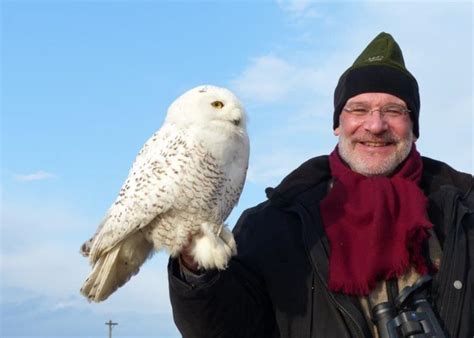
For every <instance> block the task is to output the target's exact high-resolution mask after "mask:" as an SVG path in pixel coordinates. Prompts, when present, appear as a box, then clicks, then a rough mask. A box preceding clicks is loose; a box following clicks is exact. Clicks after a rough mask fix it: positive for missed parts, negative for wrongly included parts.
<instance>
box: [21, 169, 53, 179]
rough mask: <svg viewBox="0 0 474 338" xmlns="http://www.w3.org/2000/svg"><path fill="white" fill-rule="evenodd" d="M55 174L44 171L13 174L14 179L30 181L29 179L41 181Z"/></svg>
mask: <svg viewBox="0 0 474 338" xmlns="http://www.w3.org/2000/svg"><path fill="white" fill-rule="evenodd" d="M54 177H56V175H54V174H52V173H48V172H46V171H42V170H40V171H37V172H35V173H33V174H26V175H24V174H16V175H14V178H15V180H17V181H20V182H31V181H42V180H47V179H50V178H54Z"/></svg>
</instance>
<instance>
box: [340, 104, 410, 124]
mask: <svg viewBox="0 0 474 338" xmlns="http://www.w3.org/2000/svg"><path fill="white" fill-rule="evenodd" d="M342 110H344V111H346V112H348V113H349V114H351V115H352V116H355V117H358V118H365V117H367V116H369V115H371V114H372V112H374V111H376V110H378V111H379V112H380V117H381V118H387V119H391V120H396V119H400V118H402V117H404V116H406V115H407V114H408V113H409V112H410V111H411V110H409V109H407V108H405V107H402V106H399V105H398V104H388V105H385V106H383V107H380V108H373V109H370V108H369V107H367V106H362V105H356V106H351V107H344V108H343V109H342Z"/></svg>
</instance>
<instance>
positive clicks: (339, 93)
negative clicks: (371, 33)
mask: <svg viewBox="0 0 474 338" xmlns="http://www.w3.org/2000/svg"><path fill="white" fill-rule="evenodd" d="M369 92H381V93H388V94H392V95H395V96H397V97H399V98H400V99H402V100H403V101H405V103H406V104H407V106H408V109H410V117H411V120H412V121H413V133H414V134H415V136H416V137H418V136H419V126H418V116H419V112H420V94H419V91H418V83H417V82H416V79H415V77H414V76H413V75H412V74H411V73H410V72H409V71H408V70H407V69H406V68H405V62H404V60H403V54H402V50H401V49H400V46H399V45H398V44H397V42H396V41H395V40H394V39H393V37H392V36H391V35H390V34H387V33H384V32H382V33H380V34H379V35H377V36H376V37H375V39H373V40H372V42H371V43H369V45H368V46H367V47H366V48H365V49H364V51H363V52H362V54H360V56H359V57H358V58H357V59H356V60H355V62H354V64H353V65H352V66H351V67H349V69H347V70H346V71H345V72H344V73H343V74H342V76H341V77H340V79H339V83H338V84H337V87H336V90H335V91H334V124H333V127H334V129H336V128H337V127H338V126H339V115H341V110H342V108H343V107H344V105H345V104H346V102H347V100H349V99H350V98H351V97H353V96H356V95H359V94H362V93H369Z"/></svg>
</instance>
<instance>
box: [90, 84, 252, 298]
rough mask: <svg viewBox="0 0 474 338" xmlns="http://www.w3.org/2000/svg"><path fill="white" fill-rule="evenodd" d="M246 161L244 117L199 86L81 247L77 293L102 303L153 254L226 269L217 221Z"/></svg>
mask: <svg viewBox="0 0 474 338" xmlns="http://www.w3.org/2000/svg"><path fill="white" fill-rule="evenodd" d="M248 159H249V140H248V135H247V130H246V116H245V111H244V108H243V106H242V104H241V103H240V102H239V100H238V99H237V97H236V96H235V95H234V94H233V93H232V92H230V91H229V90H227V89H225V88H219V87H214V86H209V85H206V86H199V87H196V88H194V89H191V90H189V91H188V92H186V93H184V94H183V95H181V96H180V97H179V98H178V99H177V100H176V101H174V102H173V103H172V104H171V106H170V107H169V109H168V113H167V115H166V119H165V122H164V124H163V126H162V127H161V129H159V130H158V131H157V132H156V133H155V134H153V136H152V137H151V138H150V139H149V140H148V141H147V142H146V143H145V145H144V146H143V147H142V149H141V150H140V152H139V153H138V155H137V157H136V159H135V162H134V163H133V165H132V168H131V170H130V172H129V174H128V177H127V179H126V181H125V183H124V184H123V186H122V188H121V190H120V192H119V195H118V197H117V199H116V200H115V202H114V203H113V204H112V206H111V207H110V208H109V210H108V211H107V213H106V216H105V218H104V220H103V221H102V222H101V224H100V225H99V227H98V229H97V232H96V233H95V235H94V236H93V237H92V238H91V239H90V240H89V241H87V242H85V243H84V244H83V245H82V247H81V252H82V254H83V255H84V256H88V257H89V260H90V263H91V265H92V271H91V273H90V274H89V276H88V278H87V279H86V281H85V282H84V285H83V286H82V288H81V293H82V294H83V295H84V296H86V297H87V298H88V299H89V300H91V301H96V302H99V301H102V300H105V299H106V298H107V297H108V296H109V295H110V294H112V293H113V292H114V291H115V290H116V289H117V288H118V287H120V286H122V285H123V284H125V283H126V282H127V281H128V280H129V279H130V277H131V276H133V275H135V274H136V273H138V270H139V268H140V266H141V265H142V264H143V263H144V261H145V260H146V259H147V258H148V257H150V256H151V255H152V254H153V253H154V252H155V250H156V251H158V250H160V249H166V250H167V251H168V252H169V253H170V255H171V256H172V257H176V256H178V255H179V253H180V251H181V250H182V248H183V246H187V245H190V247H191V251H190V252H191V253H192V255H193V256H194V259H195V261H196V262H197V263H198V265H199V266H200V267H202V268H217V269H225V268H226V266H227V263H228V261H229V259H230V257H231V256H232V255H235V253H236V244H235V241H234V237H233V235H232V233H231V232H230V231H229V230H228V229H227V227H226V225H225V224H224V223H223V222H224V221H225V219H226V218H227V216H228V215H229V214H230V212H231V210H232V208H233V207H234V206H235V205H236V204H237V201H238V199H239V197H240V193H241V191H242V188H243V185H244V181H245V175H246V172H247V167H248ZM190 241H191V242H190Z"/></svg>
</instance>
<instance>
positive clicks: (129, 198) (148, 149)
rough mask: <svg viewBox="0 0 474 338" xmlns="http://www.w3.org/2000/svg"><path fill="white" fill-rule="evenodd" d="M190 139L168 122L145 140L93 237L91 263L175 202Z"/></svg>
mask: <svg viewBox="0 0 474 338" xmlns="http://www.w3.org/2000/svg"><path fill="white" fill-rule="evenodd" d="M189 143H190V142H187V140H186V135H185V134H184V132H182V131H177V130H174V129H173V128H172V126H166V125H165V126H163V127H162V128H161V129H160V130H159V131H158V132H157V133H155V134H154V135H153V136H152V137H151V138H150V139H149V140H148V141H147V142H146V143H145V145H144V146H143V147H142V149H141V150H140V152H139V153H138V155H137V158H136V159H135V162H134V163H133V165H132V168H131V170H130V172H129V174H128V177H127V180H126V181H125V183H124V184H123V186H122V188H121V190H120V193H119V196H118V197H117V199H116V201H115V203H114V204H113V205H112V206H111V207H110V208H109V210H108V211H107V214H106V216H105V218H104V220H103V221H102V223H101V224H100V225H99V228H98V230H97V232H96V234H95V236H94V237H93V239H92V247H91V250H90V255H89V256H90V261H91V263H95V262H96V261H97V260H98V259H99V257H100V256H101V255H102V254H103V253H105V252H107V251H109V250H111V249H112V248H113V247H114V246H115V245H116V244H117V243H119V242H120V241H122V240H123V239H125V238H126V237H127V236H129V235H130V234H132V233H134V232H136V231H138V230H140V229H142V228H143V227H145V226H146V225H148V224H149V223H150V222H151V221H152V220H153V219H154V218H155V217H157V216H159V215H160V214H162V213H164V212H166V211H167V210H168V209H170V208H171V207H172V206H173V204H174V203H175V200H176V198H177V196H178V195H179V185H180V181H181V179H182V177H180V175H182V174H183V171H185V170H183V168H185V167H186V165H187V161H188V159H189V158H190V157H191V156H190V153H191V148H190V146H189Z"/></svg>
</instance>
